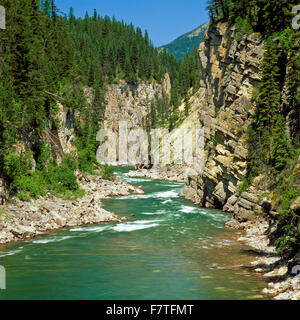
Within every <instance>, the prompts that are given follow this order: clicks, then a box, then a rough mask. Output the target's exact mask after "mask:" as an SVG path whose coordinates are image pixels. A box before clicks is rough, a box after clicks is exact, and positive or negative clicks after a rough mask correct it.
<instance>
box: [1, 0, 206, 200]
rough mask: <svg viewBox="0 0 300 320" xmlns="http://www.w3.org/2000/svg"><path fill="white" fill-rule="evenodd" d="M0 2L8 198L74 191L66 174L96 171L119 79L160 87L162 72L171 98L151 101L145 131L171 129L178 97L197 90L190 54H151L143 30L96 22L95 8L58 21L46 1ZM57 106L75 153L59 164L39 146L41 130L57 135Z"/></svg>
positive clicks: (104, 20) (194, 60) (195, 61)
mask: <svg viewBox="0 0 300 320" xmlns="http://www.w3.org/2000/svg"><path fill="white" fill-rule="evenodd" d="M1 4H2V5H3V6H4V7H5V8H6V13H7V22H6V24H7V28H6V30H1V31H0V51H1V52H0V59H1V73H0V99H1V101H0V108H1V109H0V114H1V118H0V172H1V176H2V177H3V178H4V179H5V181H7V183H8V186H9V191H10V193H11V194H16V195H18V196H19V197H21V198H22V199H28V196H34V197H36V196H39V195H43V194H44V193H45V191H46V190H52V191H53V192H56V193H59V194H63V193H65V192H69V191H72V192H73V193H76V192H79V189H78V185H77V183H76V179H75V176H74V174H73V172H74V170H75V169H80V170H82V171H91V170H93V169H94V168H95V165H96V158H95V151H96V148H97V144H96V133H97V131H98V130H99V128H100V127H99V125H100V124H101V120H102V118H103V115H104V110H105V99H104V96H105V92H106V85H109V84H114V83H118V81H119V80H121V79H122V80H125V81H126V82H127V83H129V84H137V83H139V82H140V81H148V82H152V81H156V82H158V83H159V82H160V81H161V80H162V77H163V76H164V74H165V73H169V75H170V78H171V83H172V92H171V99H169V98H167V97H166V98H165V99H163V100H164V101H163V107H162V101H161V100H160V99H157V101H156V103H153V106H152V115H153V117H152V118H151V122H150V126H151V127H155V126H157V125H163V126H167V127H168V126H170V127H172V126H173V124H174V123H175V122H176V121H177V120H178V116H177V113H176V111H177V108H178V106H179V105H180V102H181V99H182V98H184V97H186V96H187V95H188V94H189V89H190V88H191V87H194V90H197V86H198V83H199V80H200V76H201V68H200V63H199V59H198V55H197V52H196V51H195V52H194V53H193V54H191V55H189V56H187V57H186V58H185V59H184V61H183V62H178V61H177V60H176V59H175V57H174V56H172V55H169V54H168V53H167V52H166V51H158V50H157V49H156V48H155V47H154V46H153V45H152V43H151V40H150V39H149V36H148V33H147V32H145V33H144V34H143V33H142V31H141V29H140V28H135V27H134V26H133V25H131V24H130V25H126V24H124V23H123V22H119V21H116V20H115V19H114V18H112V19H110V18H109V17H104V18H103V17H100V16H99V15H98V14H97V12H96V10H95V12H94V15H93V16H92V17H89V16H88V15H87V14H86V16H85V17H84V18H83V19H82V18H76V17H75V16H74V14H73V10H72V9H71V10H70V13H69V15H68V16H63V15H62V14H60V12H59V10H58V9H57V8H56V6H55V4H54V2H53V1H49V0H43V1H39V0H33V1H31V0H25V1H14V2H12V1H8V0H5V1H2V3H1ZM87 87H89V88H92V90H93V101H92V102H91V104H88V103H87V101H86V97H85V95H84V93H83V89H84V88H87ZM58 102H59V103H61V104H62V105H63V106H64V108H67V109H68V110H69V112H70V114H76V119H75V124H76V125H75V131H76V142H75V144H76V148H77V153H78V157H77V156H74V155H72V154H71V155H69V156H67V158H66V159H65V160H64V161H63V162H62V163H61V164H58V163H57V161H56V159H55V157H53V154H52V151H51V150H50V148H49V146H48V145H47V143H45V133H47V134H48V135H49V134H51V135H55V134H56V133H57V131H58V130H59V128H58V124H57V121H56V116H57V113H58ZM162 115H163V119H164V121H163V122H161V121H160V119H161V118H162ZM158 119H159V121H160V122H158ZM20 141H22V142H24V143H26V145H27V146H28V148H27V150H26V152H21V153H20V152H17V151H18V150H17V149H18V148H17V146H18V143H19V142H20ZM32 158H33V160H34V163H35V164H36V168H35V170H32V169H33V168H32V161H30V159H32ZM103 170H104V171H105V172H106V171H107V170H108V171H109V169H108V168H103ZM109 175H110V174H108V176H109Z"/></svg>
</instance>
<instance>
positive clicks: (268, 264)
mask: <svg viewBox="0 0 300 320" xmlns="http://www.w3.org/2000/svg"><path fill="white" fill-rule="evenodd" d="M226 227H227V228H230V229H238V230H244V234H243V235H242V236H241V237H240V238H239V239H238V240H239V241H241V242H243V243H246V244H247V245H249V246H251V247H253V254H254V257H255V258H254V260H253V261H252V266H251V267H249V268H250V269H251V270H253V271H254V272H257V273H261V274H263V276H264V277H266V278H267V279H268V286H267V288H265V289H263V292H264V293H266V294H269V295H272V296H274V299H276V300H300V279H299V278H297V277H295V276H291V274H290V273H289V266H290V265H294V264H295V261H294V260H295V258H293V259H292V260H290V261H289V260H288V259H284V258H282V257H281V256H280V255H278V253H277V252H276V248H275V247H274V246H272V245H270V240H269V238H268V236H267V230H268V229H269V223H268V222H267V221H266V220H265V219H263V218H257V219H255V220H252V221H246V222H242V223H239V222H238V221H237V220H235V219H232V220H230V221H229V222H228V223H227V224H226ZM299 258H300V257H298V259H299Z"/></svg>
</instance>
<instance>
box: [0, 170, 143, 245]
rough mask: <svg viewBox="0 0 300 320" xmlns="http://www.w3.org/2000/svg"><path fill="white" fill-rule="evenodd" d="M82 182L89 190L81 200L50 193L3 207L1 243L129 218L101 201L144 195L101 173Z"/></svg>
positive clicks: (0, 231) (17, 200)
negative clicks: (106, 207) (112, 210)
mask: <svg viewBox="0 0 300 320" xmlns="http://www.w3.org/2000/svg"><path fill="white" fill-rule="evenodd" d="M78 182H79V184H80V187H81V188H82V189H84V190H85V195H84V196H83V197H82V198H80V199H77V200H73V201H71V200H63V199H61V198H55V197H52V196H48V197H40V198H39V199H37V200H34V201H32V202H23V201H21V200H19V199H16V198H14V199H11V200H10V201H9V203H7V204H6V205H4V206H0V210H1V211H0V212H1V213H2V214H1V215H0V244H5V243H9V242H15V241H20V240H25V239H26V240H27V239H31V238H34V237H36V236H37V235H41V234H43V233H46V232H47V231H50V230H56V229H61V228H64V227H73V226H81V225H88V224H97V223H105V222H106V223H107V222H122V221H126V220H127V218H126V217H119V216H117V215H115V214H113V213H111V212H108V211H106V210H104V209H103V208H102V207H101V206H102V203H101V200H103V199H107V198H110V197H114V196H127V195H129V194H143V191H142V190H141V189H139V188H137V187H134V186H132V185H130V184H128V183H126V182H124V181H122V180H120V179H118V178H115V179H114V180H113V181H107V180H103V179H102V178H101V177H99V176H92V175H89V176H86V177H83V176H80V175H79V176H78Z"/></svg>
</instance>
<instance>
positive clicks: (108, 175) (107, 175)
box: [101, 164, 114, 180]
mask: <svg viewBox="0 0 300 320" xmlns="http://www.w3.org/2000/svg"><path fill="white" fill-rule="evenodd" d="M101 171H102V172H101V173H102V178H103V179H105V180H112V179H113V177H114V168H113V166H109V165H107V164H105V165H102V166H101Z"/></svg>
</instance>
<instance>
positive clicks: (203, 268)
mask: <svg viewBox="0 0 300 320" xmlns="http://www.w3.org/2000/svg"><path fill="white" fill-rule="evenodd" d="M127 170H128V169H127V168H117V170H116V173H117V174H118V175H121V174H122V173H123V172H125V171H127ZM123 179H124V180H126V181H128V182H129V183H131V184H134V185H137V186H143V189H144V191H145V195H140V196H138V195H131V196H127V197H120V198H114V199H110V200H105V201H104V208H105V209H107V210H110V211H113V212H115V213H117V214H119V215H121V216H130V220H129V221H128V222H125V223H117V224H112V223H110V224H102V225H93V226H86V227H75V228H68V229H64V230H60V231H55V232H51V233H49V234H47V235H44V236H41V237H39V238H36V239H34V240H31V241H26V242H22V243H17V244H9V245H6V246H3V247H0V265H3V266H4V267H5V268H6V273H7V280H6V282H7V289H6V290H0V299H101V300H106V299H111V300H119V299H189V300H200V299H201V300H202V299H214V300H218V299H267V297H266V296H264V295H263V294H262V293H261V291H262V289H263V288H264V287H265V286H266V282H265V280H264V279H263V278H262V277H260V276H258V275H255V274H253V273H251V272H249V271H248V270H247V269H246V268H243V267H241V264H244V265H249V264H250V261H251V259H252V258H253V257H251V256H250V255H249V253H248V252H247V249H249V248H247V247H246V246H244V245H242V244H241V243H239V242H237V241H236V238H237V237H238V234H237V233H236V232H234V231H229V230H226V229H225V228H224V224H225V222H226V221H227V220H228V219H229V218H230V216H229V215H228V214H224V213H222V212H220V211H217V210H208V209H202V208H199V207H197V206H194V205H192V204H191V203H189V202H187V201H185V200H183V199H182V198H180V197H178V192H179V191H180V189H181V187H182V184H179V183H171V182H166V181H150V180H147V179H143V178H129V177H123ZM131 215H135V216H131Z"/></svg>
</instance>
